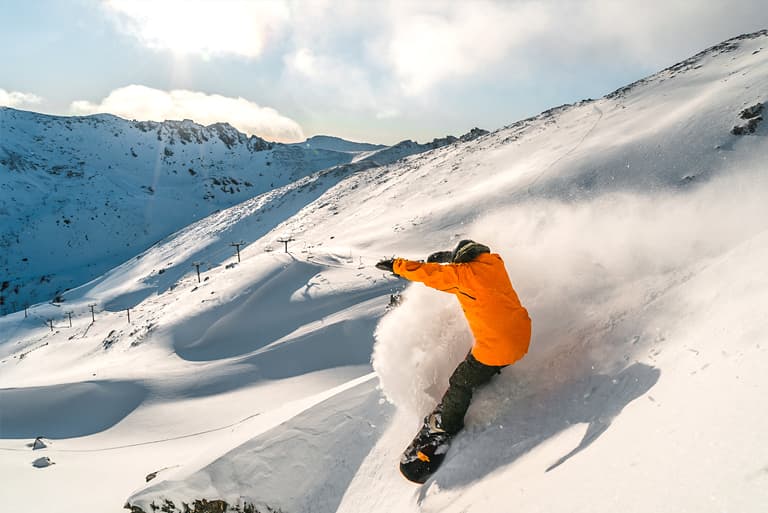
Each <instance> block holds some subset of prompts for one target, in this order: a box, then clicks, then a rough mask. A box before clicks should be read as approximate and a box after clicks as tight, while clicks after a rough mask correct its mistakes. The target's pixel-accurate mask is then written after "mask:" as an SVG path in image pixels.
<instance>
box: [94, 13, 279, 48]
mask: <svg viewBox="0 0 768 513" xmlns="http://www.w3.org/2000/svg"><path fill="white" fill-rule="evenodd" d="M106 5H107V6H108V7H109V8H110V9H112V10H113V11H115V12H116V13H117V14H118V15H119V17H120V20H121V22H122V24H123V25H124V27H125V28H126V29H127V31H128V32H129V33H131V34H132V35H134V36H135V37H137V38H138V39H139V40H140V41H141V42H142V43H143V44H145V45H146V46H149V47H151V48H155V49H158V50H169V51H171V52H173V53H175V54H177V55H189V54H198V55H202V56H203V57H210V56H213V55H220V54H231V55H240V56H244V57H248V58H255V57H258V56H259V55H261V53H262V51H263V50H264V45H265V42H266V39H267V38H268V37H269V36H270V35H272V34H274V33H276V32H278V31H279V30H280V29H281V27H282V26H283V25H284V24H285V22H286V21H287V20H288V17H289V11H288V8H287V6H286V4H285V3H284V2H283V1H281V0H272V1H262V2H249V1H246V0H229V1H226V2H221V1H211V0H162V1H158V0H154V1H146V0H108V1H107V2H106Z"/></svg>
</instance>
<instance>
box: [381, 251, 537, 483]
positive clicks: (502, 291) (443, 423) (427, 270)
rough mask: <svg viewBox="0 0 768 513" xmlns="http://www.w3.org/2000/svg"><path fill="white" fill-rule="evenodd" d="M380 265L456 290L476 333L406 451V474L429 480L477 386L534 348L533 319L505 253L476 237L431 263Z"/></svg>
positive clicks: (385, 262) (435, 255) (461, 424)
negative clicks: (512, 277) (516, 287)
mask: <svg viewBox="0 0 768 513" xmlns="http://www.w3.org/2000/svg"><path fill="white" fill-rule="evenodd" d="M376 267H377V268H379V269H382V270H386V271H390V272H392V273H394V274H396V275H398V276H400V277H403V278H406V279H408V280H411V281H417V282H421V283H423V284H425V285H427V286H428V287H432V288H434V289H437V290H441V291H443V292H449V293H452V294H455V295H456V297H457V298H458V300H459V303H460V304H461V307H462V310H463V311H464V315H465V316H466V318H467V321H468V323H469V327H470V330H471V331H472V335H473V337H474V344H473V346H472V350H471V351H470V353H469V354H468V355H467V357H466V359H465V360H464V361H462V362H461V363H460V364H459V365H458V367H456V370H454V372H453V374H452V375H451V378H450V380H449V387H448V390H447V391H446V392H445V394H444V395H443V398H442V400H441V401H440V403H439V404H438V405H437V407H436V408H435V409H434V410H433V411H432V413H430V414H429V415H427V416H426V418H425V419H424V424H423V426H422V428H421V429H420V430H419V433H418V434H417V435H416V437H415V438H414V440H413V442H412V443H411V445H410V446H409V447H408V448H407V449H406V450H405V452H404V453H403V457H402V459H401V463H400V470H401V471H402V472H403V475H404V476H405V477H406V478H408V479H410V480H411V481H415V482H418V483H423V482H424V481H426V480H427V479H428V478H429V476H430V475H432V474H433V473H434V472H435V470H437V467H438V466H439V465H440V463H442V460H443V459H444V458H445V452H446V451H447V450H448V443H449V442H450V439H451V438H452V437H453V436H454V435H456V433H458V432H459V431H461V429H462V428H463V427H464V415H465V414H466V412H467V409H468V408H469V403H470V401H471V400H472V394H473V392H474V390H475V389H476V388H478V387H479V386H481V385H484V384H486V383H488V382H489V381H490V380H491V378H492V377H493V376H494V375H496V374H498V373H499V372H501V369H503V368H504V367H506V366H507V365H510V364H512V363H514V362H516V361H517V360H519V359H520V358H522V357H523V356H524V355H525V354H526V353H527V352H528V345H529V342H530V338H531V319H530V318H529V316H528V311H527V310H526V309H525V308H524V307H523V306H522V304H521V303H520V300H519V299H518V297H517V293H516V292H515V290H514V288H512V283H511V282H510V279H509V276H508V275H507V271H506V269H505V267H504V261H503V260H502V259H501V256H500V255H498V254H496V253H491V250H490V248H488V246H485V245H483V244H480V243H477V242H475V241H472V240H462V241H461V242H459V243H458V245H457V246H456V248H455V249H454V250H453V251H452V252H451V251H439V252H436V253H433V254H432V255H430V256H429V258H428V259H427V262H421V261H419V262H417V261H412V260H405V259H402V258H394V259H388V260H382V261H380V262H378V263H377V264H376Z"/></svg>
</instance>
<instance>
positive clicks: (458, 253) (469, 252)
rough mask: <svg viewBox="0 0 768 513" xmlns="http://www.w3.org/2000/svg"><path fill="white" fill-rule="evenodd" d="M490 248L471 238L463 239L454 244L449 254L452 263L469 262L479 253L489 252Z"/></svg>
mask: <svg viewBox="0 0 768 513" xmlns="http://www.w3.org/2000/svg"><path fill="white" fill-rule="evenodd" d="M490 252H491V248H489V247H488V246H486V245H484V244H480V243H479V242H475V241H473V240H469V239H464V240H462V241H461V242H459V243H458V244H457V245H456V249H454V250H453V254H452V255H451V262H453V263H454V264H464V263H467V262H471V261H472V260H474V259H475V258H477V256H478V255H479V254H481V253H490Z"/></svg>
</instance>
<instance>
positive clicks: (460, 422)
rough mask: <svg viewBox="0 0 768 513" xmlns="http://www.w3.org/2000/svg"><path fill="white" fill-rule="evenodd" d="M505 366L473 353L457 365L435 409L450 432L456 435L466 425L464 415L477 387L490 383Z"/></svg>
mask: <svg viewBox="0 0 768 513" xmlns="http://www.w3.org/2000/svg"><path fill="white" fill-rule="evenodd" d="M504 367H506V365H502V366H500V367H497V366H493V365H485V364H483V363H480V362H478V361H477V360H476V359H475V357H474V356H472V353H469V354H468V355H467V358H466V359H465V360H464V361H463V362H461V363H460V364H459V365H458V367H456V370H454V371H453V374H452V375H451V378H450V380H449V383H450V385H449V386H448V390H447V391H446V392H445V395H443V399H442V400H441V401H440V404H439V405H438V406H437V408H435V411H434V413H436V414H439V418H440V421H441V424H442V428H443V429H445V431H446V432H447V433H448V434H450V435H455V434H456V433H458V432H459V431H461V429H462V428H463V427H464V415H465V414H466V413H467V410H468V409H469V403H470V401H471V400H472V393H473V392H474V391H475V389H476V388H477V387H479V386H481V385H484V384H486V383H488V382H489V381H490V380H491V378H492V377H493V376H495V375H496V374H498V373H499V372H501V369H503V368H504Z"/></svg>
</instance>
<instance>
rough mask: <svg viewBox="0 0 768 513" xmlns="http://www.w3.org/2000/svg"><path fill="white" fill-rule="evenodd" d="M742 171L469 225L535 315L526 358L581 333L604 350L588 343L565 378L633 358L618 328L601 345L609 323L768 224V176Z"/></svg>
mask: <svg viewBox="0 0 768 513" xmlns="http://www.w3.org/2000/svg"><path fill="white" fill-rule="evenodd" d="M743 169H744V171H742V172H740V173H738V174H733V175H730V176H723V177H720V178H715V179H713V180H711V181H710V182H708V183H705V184H703V185H701V186H699V187H697V188H691V189H690V190H687V191H678V192H668V193H663V194H660V193H655V194H653V195H646V194H637V193H628V192H621V193H611V194H606V195H603V196H599V197H597V198H593V199H590V200H585V201H582V202H575V203H569V202H564V201H560V200H531V202H530V203H524V204H521V205H518V206H515V207H511V208H504V209H502V210H499V211H496V212H495V213H493V214H491V215H489V216H487V217H485V218H484V219H481V220H480V221H479V222H477V223H476V224H475V225H474V226H473V227H471V228H470V231H469V233H471V234H472V236H473V237H474V238H476V240H480V241H483V242H485V243H487V244H489V245H490V247H491V248H492V249H493V250H494V251H498V252H499V253H501V254H502V256H503V257H504V260H505V263H506V266H507V270H508V271H509V273H510V276H511V278H512V282H513V284H514V285H515V288H516V289H517V292H518V294H519V295H520V298H521V301H522V302H523V304H524V305H525V306H526V307H527V308H528V310H529V312H530V313H531V318H532V320H533V340H532V345H531V353H530V354H529V357H528V358H526V360H525V361H526V364H532V366H538V365H545V364H551V363H552V362H551V359H552V358H559V357H560V356H558V355H559V353H561V351H560V350H561V349H562V348H563V347H569V348H571V350H572V348H573V347H574V345H578V344H576V343H575V342H574V338H575V337H576V338H582V339H584V344H586V345H588V346H590V347H597V348H599V350H598V349H590V348H589V347H586V346H585V347H584V349H585V352H584V353H583V354H579V355H576V356H574V355H571V357H570V358H571V360H570V361H565V360H567V359H568V358H565V357H563V361H562V362H561V364H562V365H563V366H564V367H561V368H559V369H558V370H559V371H561V372H562V374H564V376H562V378H563V379H568V377H567V376H566V375H567V374H569V373H571V374H574V373H580V372H582V371H583V370H584V369H592V368H593V367H602V368H604V369H606V368H607V367H610V366H611V365H614V366H622V365H625V364H626V362H627V361H630V360H631V358H632V353H631V352H628V351H627V350H626V348H625V347H618V346H616V344H615V342H616V339H617V336H616V333H615V332H613V333H611V334H610V336H609V338H607V339H605V340H602V343H597V340H599V339H600V338H601V337H603V336H605V334H606V333H608V332H609V331H610V330H611V329H612V326H607V325H606V324H605V322H606V321H605V320H606V319H615V320H618V319H625V318H628V319H630V320H631V319H635V318H637V317H638V316H639V315H641V312H642V311H644V310H645V309H646V308H647V307H649V306H651V305H652V304H653V301H654V300H655V298H656V297H658V296H660V295H663V294H664V292H665V291H666V290H668V289H669V288H670V287H674V286H676V285H679V284H681V283H684V282H685V281H687V280H688V279H689V278H690V276H691V275H694V274H696V273H697V272H699V271H700V267H701V266H702V265H708V264H702V262H712V261H715V260H716V259H717V258H719V257H720V256H721V255H723V254H724V253H726V252H727V251H730V250H731V249H732V248H734V247H736V246H738V245H739V244H741V243H744V242H745V241H748V240H750V239H752V238H753V237H755V236H757V235H759V234H760V233H761V232H764V231H766V230H768V221H766V219H768V204H767V203H766V202H765V197H766V194H768V176H766V175H765V173H764V172H762V171H761V170H760V169H761V166H760V165H756V166H749V165H745V167H744V168H743ZM502 227H503V229H501V228H502ZM670 284H671V285H670ZM679 310H680V311H677V310H675V308H671V309H667V310H666V311H665V312H664V313H663V314H661V315H660V316H659V317H657V318H655V319H654V320H653V325H637V326H635V327H634V329H636V330H638V333H637V335H639V334H640V332H641V331H648V330H654V329H659V330H662V329H664V328H665V327H669V326H672V325H674V323H675V322H676V321H677V317H678V316H682V315H683V311H682V307H680V308H679ZM637 323H638V324H639V321H637ZM609 324H610V323H609ZM630 324H632V323H631V322H630ZM625 328H626V329H627V330H630V329H633V328H631V327H629V326H627V327H625ZM626 335H627V336H629V337H630V338H631V337H633V336H634V335H633V334H632V333H629V332H627V333H626ZM590 340H591V341H592V342H593V343H592V344H591V345H590V342H589V341H590ZM634 350H635V351H638V350H640V347H639V346H638V347H635V348H634ZM531 359H532V360H534V361H533V362H529V361H528V360H531ZM613 370H615V369H613Z"/></svg>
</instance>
